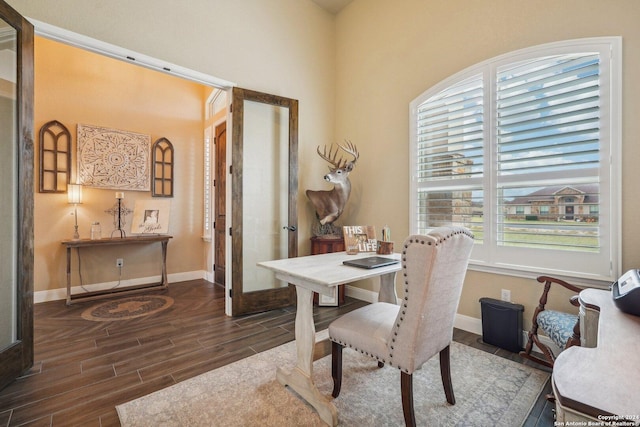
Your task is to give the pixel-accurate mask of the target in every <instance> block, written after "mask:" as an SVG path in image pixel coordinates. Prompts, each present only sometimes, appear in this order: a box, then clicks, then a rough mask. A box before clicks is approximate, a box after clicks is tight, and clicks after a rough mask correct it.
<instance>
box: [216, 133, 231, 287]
mask: <svg viewBox="0 0 640 427" xmlns="http://www.w3.org/2000/svg"><path fill="white" fill-rule="evenodd" d="M214 144H215V150H216V160H215V172H214V176H215V177H214V186H213V188H214V195H213V204H214V210H215V212H214V220H213V233H214V259H213V264H214V265H213V280H214V282H216V283H219V284H221V285H224V284H225V272H226V268H225V262H226V261H225V257H226V250H225V240H226V239H225V238H226V233H225V230H226V229H227V217H226V209H227V193H226V188H227V173H228V171H227V122H223V123H220V124H219V125H218V126H216V132H215V139H214Z"/></svg>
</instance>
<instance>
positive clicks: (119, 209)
mask: <svg viewBox="0 0 640 427" xmlns="http://www.w3.org/2000/svg"><path fill="white" fill-rule="evenodd" d="M123 198H124V193H120V192H117V193H116V199H118V201H117V202H116V203H115V204H114V206H113V207H112V208H111V209H108V210H106V211H105V212H106V213H108V214H111V215H113V225H114V226H115V227H116V229H115V230H113V231H112V232H111V238H113V235H114V233H118V234H119V235H120V238H121V239H122V238H125V237H127V233H126V232H125V231H124V229H123V228H122V226H123V225H125V224H126V221H125V217H126V216H127V215H129V214H130V213H131V212H133V211H132V210H131V209H129V208H127V207H126V206H125V205H124V202H123V201H122V199H123Z"/></svg>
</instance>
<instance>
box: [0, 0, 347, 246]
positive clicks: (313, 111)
mask: <svg viewBox="0 0 640 427" xmlns="http://www.w3.org/2000/svg"><path fill="white" fill-rule="evenodd" d="M7 3H9V4H10V5H11V6H12V7H14V8H15V9H16V10H17V11H18V12H20V13H22V14H23V15H24V16H26V17H28V18H33V19H36V20H38V21H42V22H45V23H48V24H51V25H54V26H57V27H60V28H63V29H66V30H70V31H73V32H76V33H79V34H82V35H85V36H89V37H92V38H94V39H97V40H100V41H103V42H107V43H111V44H114V45H117V46H122V47H125V48H127V49H131V50H133V51H135V52H139V53H142V54H145V55H149V56H151V57H153V58H156V59H159V60H164V61H168V62H170V63H173V64H177V65H180V66H183V67H187V68H190V69H192V70H196V71H200V72H203V73H206V74H208V75H211V76H215V77H218V78H221V79H225V80H228V81H232V82H235V83H236V84H238V86H240V87H244V88H248V89H254V90H258V91H262V92H267V93H272V94H275V95H279V96H285V97H288V98H293V99H297V100H299V102H300V104H299V105H300V111H299V113H300V116H299V145H300V148H299V162H300V165H301V172H300V177H299V188H300V192H299V200H300V202H299V206H300V208H299V211H300V216H299V223H298V229H299V240H300V252H301V253H309V248H310V242H309V237H310V236H311V219H312V218H313V216H312V214H313V212H312V210H311V208H310V207H309V206H310V205H309V202H308V201H307V200H306V196H305V195H304V190H305V189H307V188H310V187H314V188H316V187H323V188H326V183H324V181H323V180H322V176H324V174H325V173H326V164H325V163H324V162H322V161H320V160H319V159H318V157H317V155H316V152H315V150H316V146H317V145H322V144H327V143H331V142H332V141H333V137H334V133H333V131H334V109H335V87H334V86H335V84H334V83H335V79H334V77H335V31H334V30H335V20H334V16H333V15H331V14H329V13H328V12H326V11H324V10H323V9H321V8H320V7H319V6H318V5H316V4H315V3H313V2H312V1H310V0H268V1H265V0H242V1H237V0H190V1H189V2H175V1H173V0H136V1H129V0H112V1H109V2H107V3H105V2H104V1H101V0H60V1H55V2H52V1H48V0H9V1H7ZM36 30H37V26H36ZM200 194H201V193H197V195H198V196H199V195H200Z"/></svg>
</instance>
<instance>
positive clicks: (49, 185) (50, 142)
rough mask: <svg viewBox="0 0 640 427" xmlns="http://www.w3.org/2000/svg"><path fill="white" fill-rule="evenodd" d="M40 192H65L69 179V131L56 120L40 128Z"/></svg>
mask: <svg viewBox="0 0 640 427" xmlns="http://www.w3.org/2000/svg"><path fill="white" fill-rule="evenodd" d="M39 143H40V144H39V145H40V151H39V154H40V192H41V193H66V192H67V184H69V182H70V181H69V180H70V179H71V133H69V129H67V127H66V126H65V125H63V124H62V123H60V122H59V121H57V120H52V121H50V122H47V123H45V124H44V125H42V127H41V128H40V135H39Z"/></svg>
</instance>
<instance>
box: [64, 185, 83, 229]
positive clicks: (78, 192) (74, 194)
mask: <svg viewBox="0 0 640 427" xmlns="http://www.w3.org/2000/svg"><path fill="white" fill-rule="evenodd" d="M67 197H68V202H69V203H73V217H74V219H75V225H74V226H73V240H79V239H80V234H79V233H78V204H79V203H82V185H80V184H69V185H67Z"/></svg>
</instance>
